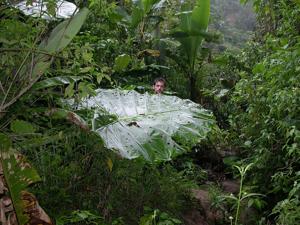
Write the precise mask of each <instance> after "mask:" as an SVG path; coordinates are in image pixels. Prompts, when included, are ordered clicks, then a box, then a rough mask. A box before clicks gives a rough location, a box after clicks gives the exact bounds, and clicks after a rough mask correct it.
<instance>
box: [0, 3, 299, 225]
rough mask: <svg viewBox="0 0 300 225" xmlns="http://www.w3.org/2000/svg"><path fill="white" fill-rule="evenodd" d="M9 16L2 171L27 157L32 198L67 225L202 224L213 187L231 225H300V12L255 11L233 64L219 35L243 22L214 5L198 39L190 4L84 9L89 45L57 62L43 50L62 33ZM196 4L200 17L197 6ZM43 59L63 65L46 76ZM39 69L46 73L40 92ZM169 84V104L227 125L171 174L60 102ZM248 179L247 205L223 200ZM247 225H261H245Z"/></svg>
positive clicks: (171, 166) (1, 43)
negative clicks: (183, 103) (201, 192)
mask: <svg viewBox="0 0 300 225" xmlns="http://www.w3.org/2000/svg"><path fill="white" fill-rule="evenodd" d="M8 2H9V1H5V2H3V3H1V5H0V7H1V8H0V10H1V11H0V18H1V22H0V51H1V61H0V65H1V67H0V72H1V75H0V92H1V95H0V104H1V105H0V106H1V107H0V109H1V111H0V132H1V133H0V140H1V144H0V148H1V163H2V164H3V165H4V164H5V163H6V161H5V160H6V158H5V157H6V150H7V149H10V150H12V149H13V150H14V152H16V151H17V152H19V153H21V154H23V155H24V156H26V157H27V159H28V160H29V161H30V164H31V165H32V166H33V167H34V168H35V169H36V171H37V172H38V173H39V175H40V177H41V181H40V182H39V183H38V184H36V185H35V186H32V187H31V188H30V191H31V192H32V193H34V194H35V195H36V196H37V199H38V201H39V203H40V205H41V206H42V207H43V208H44V209H45V211H46V212H47V213H48V214H49V215H50V217H51V218H52V219H53V221H56V224H130V225H131V224H180V223H184V222H183V221H186V220H185V219H186V218H185V216H186V212H189V211H190V210H194V209H196V210H198V211H201V213H203V209H201V206H200V205H199V204H198V203H197V202H196V201H195V199H194V198H193V196H192V194H191V192H190V191H191V190H192V189H197V188H199V187H201V186H202V185H206V187H207V185H208V187H209V190H210V195H211V198H212V199H213V205H212V207H211V209H213V208H214V209H215V208H217V209H219V210H221V211H222V215H223V217H222V218H221V219H220V221H219V223H220V224H231V223H235V224H236V225H237V224H242V223H243V224H244V225H249V224H261V225H262V224H279V225H295V224H297V221H299V220H300V218H299V215H300V199H299V192H300V184H299V182H300V171H299V168H300V165H299V156H300V150H299V149H300V143H299V142H300V123H299V115H300V111H299V105H300V89H299V88H300V87H299V84H300V67H299V65H300V33H299V32H300V17H299V15H300V3H299V1H297V0H268V1H263V0H253V1H252V3H253V7H254V9H255V12H256V16H257V26H256V30H255V33H254V37H253V39H252V40H250V41H249V42H248V43H247V45H245V46H244V47H243V49H239V50H237V49H236V48H235V47H236V46H235V45H238V47H239V48H240V47H242V46H243V45H242V44H240V42H239V43H238V44H237V43H236V42H238V41H239V40H240V39H244V35H245V34H243V35H241V36H240V37H238V38H237V39H235V38H234V43H230V44H226V45H227V47H228V49H231V50H232V49H234V51H229V50H228V51H222V50H223V49H224V48H225V47H226V45H225V44H220V43H218V42H220V41H221V38H220V34H219V33H218V32H223V31H224V32H225V31H226V32H228V30H227V29H225V28H224V26H223V24H224V22H226V21H227V22H228V21H229V20H232V18H231V17H230V18H229V19H227V20H226V19H224V20H223V21H222V23H220V24H218V23H217V21H218V20H217V19H216V18H217V15H216V14H217V13H216V12H218V10H216V9H215V7H216V5H213V7H212V9H214V10H215V11H213V12H214V13H213V14H212V15H213V16H214V17H213V18H211V21H213V24H214V27H210V28H209V30H208V31H210V29H211V30H214V33H205V32H204V33H203V32H202V33H201V34H199V33H197V32H199V31H197V32H196V34H195V33H193V32H195V31H194V30H188V29H186V30H185V29H183V28H182V27H184V21H185V20H181V19H182V17H181V16H182V15H185V13H183V14H180V11H181V9H180V8H181V1H174V2H173V3H172V4H170V3H168V1H161V2H162V3H161V5H156V7H153V4H154V3H157V2H159V1H136V2H138V3H141V2H144V3H143V4H144V5H143V4H134V3H133V2H131V1H104V0H99V1H96V0H93V1H87V2H86V1H82V2H81V1H79V2H78V3H77V4H78V5H80V6H81V7H82V6H87V7H88V8H89V10H90V14H89V16H88V18H87V20H86V21H85V23H84V24H83V26H82V27H81V29H80V32H78V34H77V35H76V36H75V37H74V38H73V37H72V38H73V40H72V42H71V43H69V45H68V46H67V47H66V46H64V47H65V48H64V49H59V51H57V52H51V51H50V52H49V51H48V52H46V54H45V52H43V51H44V49H42V50H41V48H40V45H39V44H40V43H41V42H42V40H44V38H45V37H46V36H48V35H49V34H50V32H51V30H53V29H54V28H55V27H56V25H57V24H58V23H59V21H45V20H43V19H41V18H32V17H29V16H25V15H23V14H22V13H21V12H19V11H17V10H12V8H11V7H9V6H8V4H7V3H8ZM47 2H50V3H51V2H52V3H53V2H55V1H47ZM186 2H188V3H189V4H188V5H189V7H190V6H193V5H194V3H195V2H198V1H192V0H190V1H186ZM199 2H201V1H200V0H199ZM212 2H213V3H215V2H218V1H212ZM229 2H230V3H228V5H227V6H226V7H229V6H230V4H232V5H231V6H234V7H237V1H229ZM241 2H242V3H245V2H248V1H241ZM249 2H250V1H249ZM147 4H148V5H147ZM224 4H225V3H224ZM146 5H147V7H148V8H147V7H146ZM50 6H51V4H50ZM186 7H187V6H186ZM186 7H183V9H182V10H187V9H188V8H186ZM224 7H225V6H224ZM226 7H225V8H226ZM190 9H192V8H190ZM49 10H50V11H51V7H50V9H49ZM174 12H176V13H177V14H176V16H174V14H175V13H174ZM180 15H181V16H180ZM180 18H181V19H180ZM183 18H184V17H183ZM184 19H190V18H188V17H186V18H184ZM197 19H201V18H197ZM202 19H203V18H202ZM178 24H181V25H180V26H179V25H178ZM202 25H203V24H202ZM221 25H222V26H223V27H222V26H221ZM239 26H240V27H243V26H242V25H241V24H239ZM248 26H251V24H250V25H249V24H248ZM77 27H78V26H77ZM203 27H205V24H204V25H203V26H202V28H203ZM78 28H80V26H79V27H78ZM202 28H201V29H202ZM221 28H222V29H221ZM235 31H236V30H235ZM216 32H217V33H216ZM226 32H225V33H226ZM243 32H244V31H242V32H241V33H243ZM191 33H193V34H192V35H191ZM237 33H239V32H237ZM186 35H191V37H190V36H188V38H191V39H190V40H192V41H196V43H198V45H197V48H196V49H193V46H189V45H188V44H186V43H185V42H184V40H185V39H184V38H187V36H186ZM195 35H196V36H197V35H200V36H201V35H202V36H201V37H200V39H197V40H195V39H193V38H194V36H195ZM202 40H204V42H203V43H202V42H201V41H202ZM228 40H229V39H228V36H226V37H225V41H226V43H227V41H228ZM197 41H199V42H197ZM180 43H181V45H180ZM199 43H200V44H199ZM224 45H225V46H224ZM37 46H39V47H37ZM180 46H184V47H185V48H184V49H182V48H181V47H180ZM194 47H195V46H194ZM187 49H193V51H194V50H195V54H194V55H191V54H190V52H189V51H187ZM40 54H45V55H47V57H49V58H47V60H49V61H51V62H52V64H51V65H50V64H49V65H48V64H47V65H44V64H38V63H40V62H41V61H40V60H44V61H43V62H45V58H43V57H41V55H40ZM39 57H40V58H39ZM36 65H39V66H41V67H38V69H41V70H43V71H45V72H44V73H43V74H42V75H41V74H38V79H37V80H35V79H33V78H34V77H32V76H33V75H34V74H35V72H36V71H35V69H34V68H36V67H34V66H36ZM38 69H37V70H38ZM161 74H162V75H163V76H164V77H165V78H166V79H167V84H168V86H167V92H166V93H167V94H176V95H178V96H180V97H184V98H187V97H190V98H192V99H193V100H194V101H196V102H198V103H201V104H202V105H203V106H204V107H205V108H208V109H210V110H211V111H212V112H213V113H214V115H215V117H216V120H217V123H218V125H219V128H214V129H212V130H211V132H210V133H209V135H208V137H207V138H205V139H203V140H202V142H201V143H199V144H198V145H197V146H196V147H194V148H192V149H191V150H190V151H189V152H188V153H187V154H185V155H181V156H178V157H177V158H176V159H174V160H172V161H170V162H163V163H149V162H145V161H144V160H142V159H134V160H127V159H122V158H121V157H120V156H118V155H117V154H115V153H114V152H113V151H111V150H108V149H106V148H105V146H104V144H103V142H102V140H101V138H100V137H99V136H97V135H96V134H95V133H94V132H92V131H91V130H90V127H91V121H87V123H85V122H84V121H82V120H81V119H80V118H79V117H78V115H77V114H75V113H74V112H71V111H69V110H70V109H67V108H65V104H64V103H65V102H64V101H62V99H63V98H73V99H74V100H75V101H76V102H78V101H80V100H81V99H83V98H85V97H87V96H93V95H94V94H95V90H96V89H97V88H115V87H120V88H123V89H127V90H131V89H135V90H137V91H139V92H141V93H144V92H146V91H151V81H152V80H153V78H154V77H157V76H160V75H161ZM21 75H22V76H21ZM23 91H24V93H23ZM20 93H21V94H20ZM7 103H9V105H8V104H7ZM109 119H110V118H109V117H103V121H104V122H105V120H107V121H109ZM107 121H106V122H107ZM7 165H9V164H7ZM234 165H236V166H237V167H236V168H238V169H239V170H236V169H235V167H234ZM248 165H251V166H248ZM247 166H248V167H247ZM5 168H9V167H8V166H7V167H5ZM22 168H23V167H22ZM24 168H25V169H26V168H27V164H25V167H24ZM246 168H247V170H246ZM238 171H239V172H238ZM1 174H2V172H1ZM241 175H243V176H242V180H243V183H242V184H243V188H242V189H241V190H240V192H239V193H238V194H239V195H236V198H234V196H229V197H228V196H227V197H226V196H225V197H224V194H223V193H222V190H221V188H220V185H219V183H221V181H222V180H223V179H227V178H230V179H233V178H236V179H241V177H240V176H241ZM3 176H4V175H1V179H2V180H3V178H2V177H3ZM6 176H7V174H6ZM12 177H13V176H12ZM7 179H8V178H7ZM2 180H1V182H2ZM7 182H8V181H7ZM27 183H30V182H27ZM1 184H2V183H1ZM22 185H23V184H22ZM4 192H5V191H4ZM4 192H3V193H4ZM3 193H2V192H1V193H0V194H1V198H2V197H3ZM5 193H6V192H5ZM248 193H250V194H251V195H250V196H248V197H245V196H247V194H248ZM242 197H245V200H243V201H242V200H241V198H242ZM1 207H2V206H1ZM1 207H0V208H1ZM15 207H17V206H15ZM249 208H250V210H249ZM1 209H2V208H1ZM239 211H241V213H240V212H239ZM243 212H245V213H243ZM248 212H249V213H250V214H251V215H250V216H251V217H252V220H243V219H242V218H241V217H242V216H243V215H245V214H246V213H248ZM240 214H241V216H240ZM229 218H230V219H229ZM253 218H254V219H253ZM1 222H2V221H1ZM19 223H20V224H22V223H21V221H19ZM32 224H34V223H32Z"/></svg>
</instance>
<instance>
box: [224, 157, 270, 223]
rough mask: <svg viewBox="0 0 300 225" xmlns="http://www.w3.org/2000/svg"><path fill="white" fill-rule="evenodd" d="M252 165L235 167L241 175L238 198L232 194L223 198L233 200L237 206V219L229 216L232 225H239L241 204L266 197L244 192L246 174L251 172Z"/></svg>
mask: <svg viewBox="0 0 300 225" xmlns="http://www.w3.org/2000/svg"><path fill="white" fill-rule="evenodd" d="M252 165H253V163H250V164H248V165H246V166H237V165H235V166H234V167H235V168H236V169H237V170H238V171H239V175H240V187H239V193H238V196H237V197H236V196H234V195H233V194H232V193H231V194H230V195H226V196H222V197H221V198H222V199H223V200H225V199H231V200H233V201H234V204H235V205H236V211H235V217H234V218H233V217H232V216H229V220H230V224H231V225H232V224H234V225H238V222H239V216H240V211H241V203H242V202H243V201H244V200H246V199H248V198H251V197H257V196H264V195H262V194H259V193H247V192H245V191H243V183H244V179H245V176H246V173H247V171H248V170H250V168H251V166H252ZM233 219H234V223H233Z"/></svg>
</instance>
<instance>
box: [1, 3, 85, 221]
mask: <svg viewBox="0 0 300 225" xmlns="http://www.w3.org/2000/svg"><path fill="white" fill-rule="evenodd" d="M87 15H88V9H86V8H84V9H82V10H81V11H80V12H78V13H77V14H76V15H75V16H74V17H72V18H70V19H68V20H65V21H63V22H61V23H60V24H58V25H57V26H56V27H55V28H54V29H53V30H52V32H51V33H50V35H49V37H48V38H46V39H44V40H42V41H41V43H40V44H39V45H35V44H36V43H34V45H35V46H33V48H32V49H29V51H28V53H27V54H26V56H25V57H24V59H23V61H22V63H21V65H19V66H18V67H17V68H15V69H14V70H13V71H12V73H11V74H10V73H7V76H2V77H0V87H1V88H0V119H1V116H3V115H4V114H5V113H7V109H8V108H9V107H10V106H13V105H14V104H15V102H16V101H17V100H18V99H19V98H21V97H22V96H23V95H24V94H25V93H26V92H28V91H29V90H30V89H31V88H32V86H33V85H34V84H35V83H37V81H38V80H39V79H40V78H41V76H42V75H43V74H44V72H45V71H46V70H47V69H48V68H49V66H50V65H51V62H52V59H53V58H54V57H55V55H56V54H57V53H58V52H59V51H61V50H62V49H63V48H64V47H66V46H67V45H68V44H69V43H70V42H71V40H72V39H73V38H74V37H75V35H76V34H77V32H78V31H79V30H80V28H81V26H82V24H83V23H84V21H85V19H86V17H87ZM38 40H39V38H37V40H36V42H38ZM1 78H3V79H1ZM67 81H68V80H66V79H63V80H62V79H60V80H59V81H58V80H56V82H59V83H64V82H67ZM43 85H45V86H47V85H49V84H47V83H46V84H43ZM1 122H2V121H1ZM5 123H6V122H5ZM11 129H12V135H11V136H14V135H15V134H20V133H21V134H22V133H25V134H26V133H32V132H33V131H34V128H33V127H32V126H30V124H28V123H26V122H24V121H23V122H22V121H16V122H15V123H14V124H13V125H12V124H11ZM38 181H40V177H39V176H38V173H37V171H36V170H35V169H34V168H33V167H32V166H31V165H30V164H29V163H28V162H27V161H26V159H25V157H24V156H23V155H22V154H21V153H20V152H19V151H18V149H16V148H14V145H13V143H12V140H11V139H10V137H9V135H7V134H3V133H0V214H1V216H0V223H1V224H3V225H8V224H16V225H25V224H45V225H52V224H53V223H52V222H51V220H50V218H49V217H48V216H47V215H46V213H45V212H44V211H43V210H42V209H41V208H40V206H39V205H38V202H37V200H36V199H35V197H34V196H33V195H32V194H31V193H29V192H27V191H26V188H27V187H28V186H29V185H31V184H33V183H35V182H38Z"/></svg>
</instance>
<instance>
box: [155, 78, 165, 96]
mask: <svg viewBox="0 0 300 225" xmlns="http://www.w3.org/2000/svg"><path fill="white" fill-rule="evenodd" d="M165 88H166V80H165V79H164V78H162V77H159V78H156V79H155V80H154V82H153V90H154V92H155V94H162V93H163V92H164V90H165Z"/></svg>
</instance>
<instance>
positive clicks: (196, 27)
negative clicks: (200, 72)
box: [172, 0, 210, 68]
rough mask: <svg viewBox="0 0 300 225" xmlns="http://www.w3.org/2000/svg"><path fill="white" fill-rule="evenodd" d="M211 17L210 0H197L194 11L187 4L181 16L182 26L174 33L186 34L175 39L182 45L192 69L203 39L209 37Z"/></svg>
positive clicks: (184, 5) (183, 7)
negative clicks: (208, 30) (208, 29)
mask: <svg viewBox="0 0 300 225" xmlns="http://www.w3.org/2000/svg"><path fill="white" fill-rule="evenodd" d="M209 15H210V0H197V1H196V5H195V7H194V8H193V10H190V5H189V4H187V3H185V4H183V6H182V12H181V13H180V14H179V16H180V24H179V26H178V27H177V28H176V29H175V30H174V31H173V32H172V33H181V34H183V33H185V35H184V36H183V35H180V36H175V38H176V39H177V40H178V41H179V42H180V43H181V45H182V48H183V50H184V52H185V54H186V55H187V57H188V60H189V66H190V67H191V68H193V67H194V63H195V59H196V55H197V51H198V49H199V46H201V44H202V41H203V39H204V38H205V37H206V35H207V32H206V31H207V27H208V22H209ZM191 34H193V35H191ZM194 34H197V35H194Z"/></svg>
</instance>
